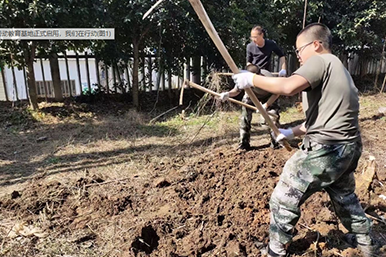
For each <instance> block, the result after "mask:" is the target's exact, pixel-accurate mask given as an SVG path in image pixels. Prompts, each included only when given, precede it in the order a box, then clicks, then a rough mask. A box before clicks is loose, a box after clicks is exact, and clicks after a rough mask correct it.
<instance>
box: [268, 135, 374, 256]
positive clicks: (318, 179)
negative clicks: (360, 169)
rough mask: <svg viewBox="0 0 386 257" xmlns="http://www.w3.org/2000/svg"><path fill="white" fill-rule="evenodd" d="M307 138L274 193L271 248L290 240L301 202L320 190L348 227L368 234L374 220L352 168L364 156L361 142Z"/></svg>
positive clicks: (354, 167) (290, 160) (271, 208)
mask: <svg viewBox="0 0 386 257" xmlns="http://www.w3.org/2000/svg"><path fill="white" fill-rule="evenodd" d="M306 141H307V140H304V142H303V145H302V149H301V150H298V151H297V152H296V153H295V154H294V155H293V156H292V157H291V158H290V159H289V160H288V161H287V163H286V164H285V166H284V169H283V173H282V174H281V176H280V180H279V182H278V184H277V185H276V187H275V189H274V191H273V193H272V196H271V200H270V210H271V217H270V218H271V222H270V229H269V236H270V248H271V249H272V250H273V249H274V248H275V247H276V248H277V246H278V245H279V246H280V245H286V244H288V243H290V242H291V240H292V232H293V229H294V227H295V225H296V223H297V221H298V220H299V217H300V206H301V205H302V204H303V203H304V201H305V200H307V198H308V197H310V196H311V195H312V194H313V193H315V192H317V191H321V190H325V191H326V192H327V193H328V194H329V196H330V198H331V201H332V204H333V207H334V209H335V212H336V214H337V215H338V217H339V218H340V220H341V222H342V223H343V225H344V226H345V228H346V229H347V230H348V231H350V232H351V233H354V234H366V235H367V234H368V233H369V231H370V226H371V222H370V220H369V219H368V218H367V217H366V215H365V213H364V211H363V209H362V207H361V205H360V203H359V201H358V198H357V196H356V195H355V193H354V190H355V179H354V174H353V172H354V171H355V169H356V167H357V164H358V160H359V157H360V156H361V152H362V144H361V142H355V143H348V144H338V145H322V144H317V143H312V142H311V143H306ZM306 146H307V147H306ZM368 238H369V237H368ZM369 243H370V242H369ZM276 253H278V252H276ZM278 254H280V253H278Z"/></svg>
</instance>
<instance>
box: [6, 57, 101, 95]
mask: <svg viewBox="0 0 386 257" xmlns="http://www.w3.org/2000/svg"><path fill="white" fill-rule="evenodd" d="M88 64H89V71H90V83H91V85H92V84H96V83H98V80H97V75H96V67H95V59H93V58H89V59H88ZM79 65H80V73H81V80H82V81H81V82H82V84H83V85H84V86H83V88H87V69H86V61H85V59H80V60H79ZM34 69H35V80H36V81H43V74H42V69H41V64H40V60H39V59H37V60H35V63H34ZM43 69H44V76H45V79H46V81H52V76H51V68H50V63H49V61H48V59H47V60H44V59H43ZM68 69H69V73H70V80H75V85H76V86H75V88H76V92H75V95H80V93H81V92H80V85H79V80H78V70H77V67H76V59H75V58H68ZM59 71H60V79H61V80H67V70H66V62H65V60H64V58H59ZM4 72H5V78H6V84H7V92H8V97H9V100H10V101H16V93H15V90H14V86H13V84H14V83H13V76H12V69H11V68H10V67H5V68H4ZM15 75H16V82H17V91H18V97H19V99H27V95H26V86H25V79H24V75H23V70H18V69H17V68H16V67H15ZM0 77H1V76H0ZM0 88H1V89H0V90H1V91H0V101H5V100H6V98H5V94H4V92H3V91H4V86H3V82H2V80H1V84H0ZM2 92H3V93H2Z"/></svg>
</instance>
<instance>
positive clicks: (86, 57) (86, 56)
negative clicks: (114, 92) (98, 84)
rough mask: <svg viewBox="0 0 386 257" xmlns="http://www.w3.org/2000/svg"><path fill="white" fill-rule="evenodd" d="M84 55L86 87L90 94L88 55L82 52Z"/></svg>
mask: <svg viewBox="0 0 386 257" xmlns="http://www.w3.org/2000/svg"><path fill="white" fill-rule="evenodd" d="M84 55H85V59H86V72H87V87H88V91H89V93H90V94H91V82H90V68H89V66H88V53H87V51H86V52H84Z"/></svg>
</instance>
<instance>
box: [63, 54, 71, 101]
mask: <svg viewBox="0 0 386 257" xmlns="http://www.w3.org/2000/svg"><path fill="white" fill-rule="evenodd" d="M64 61H65V63H66V72H67V85H68V92H69V93H70V97H72V88H71V79H70V69H69V68H68V58H67V53H66V51H64Z"/></svg>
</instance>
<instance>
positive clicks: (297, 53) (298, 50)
mask: <svg viewBox="0 0 386 257" xmlns="http://www.w3.org/2000/svg"><path fill="white" fill-rule="evenodd" d="M312 43H314V41H311V42H310V43H307V44H305V45H302V46H301V47H299V48H297V49H295V54H296V55H297V56H299V54H300V52H301V51H303V49H304V48H306V47H307V46H309V45H311V44H312Z"/></svg>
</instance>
